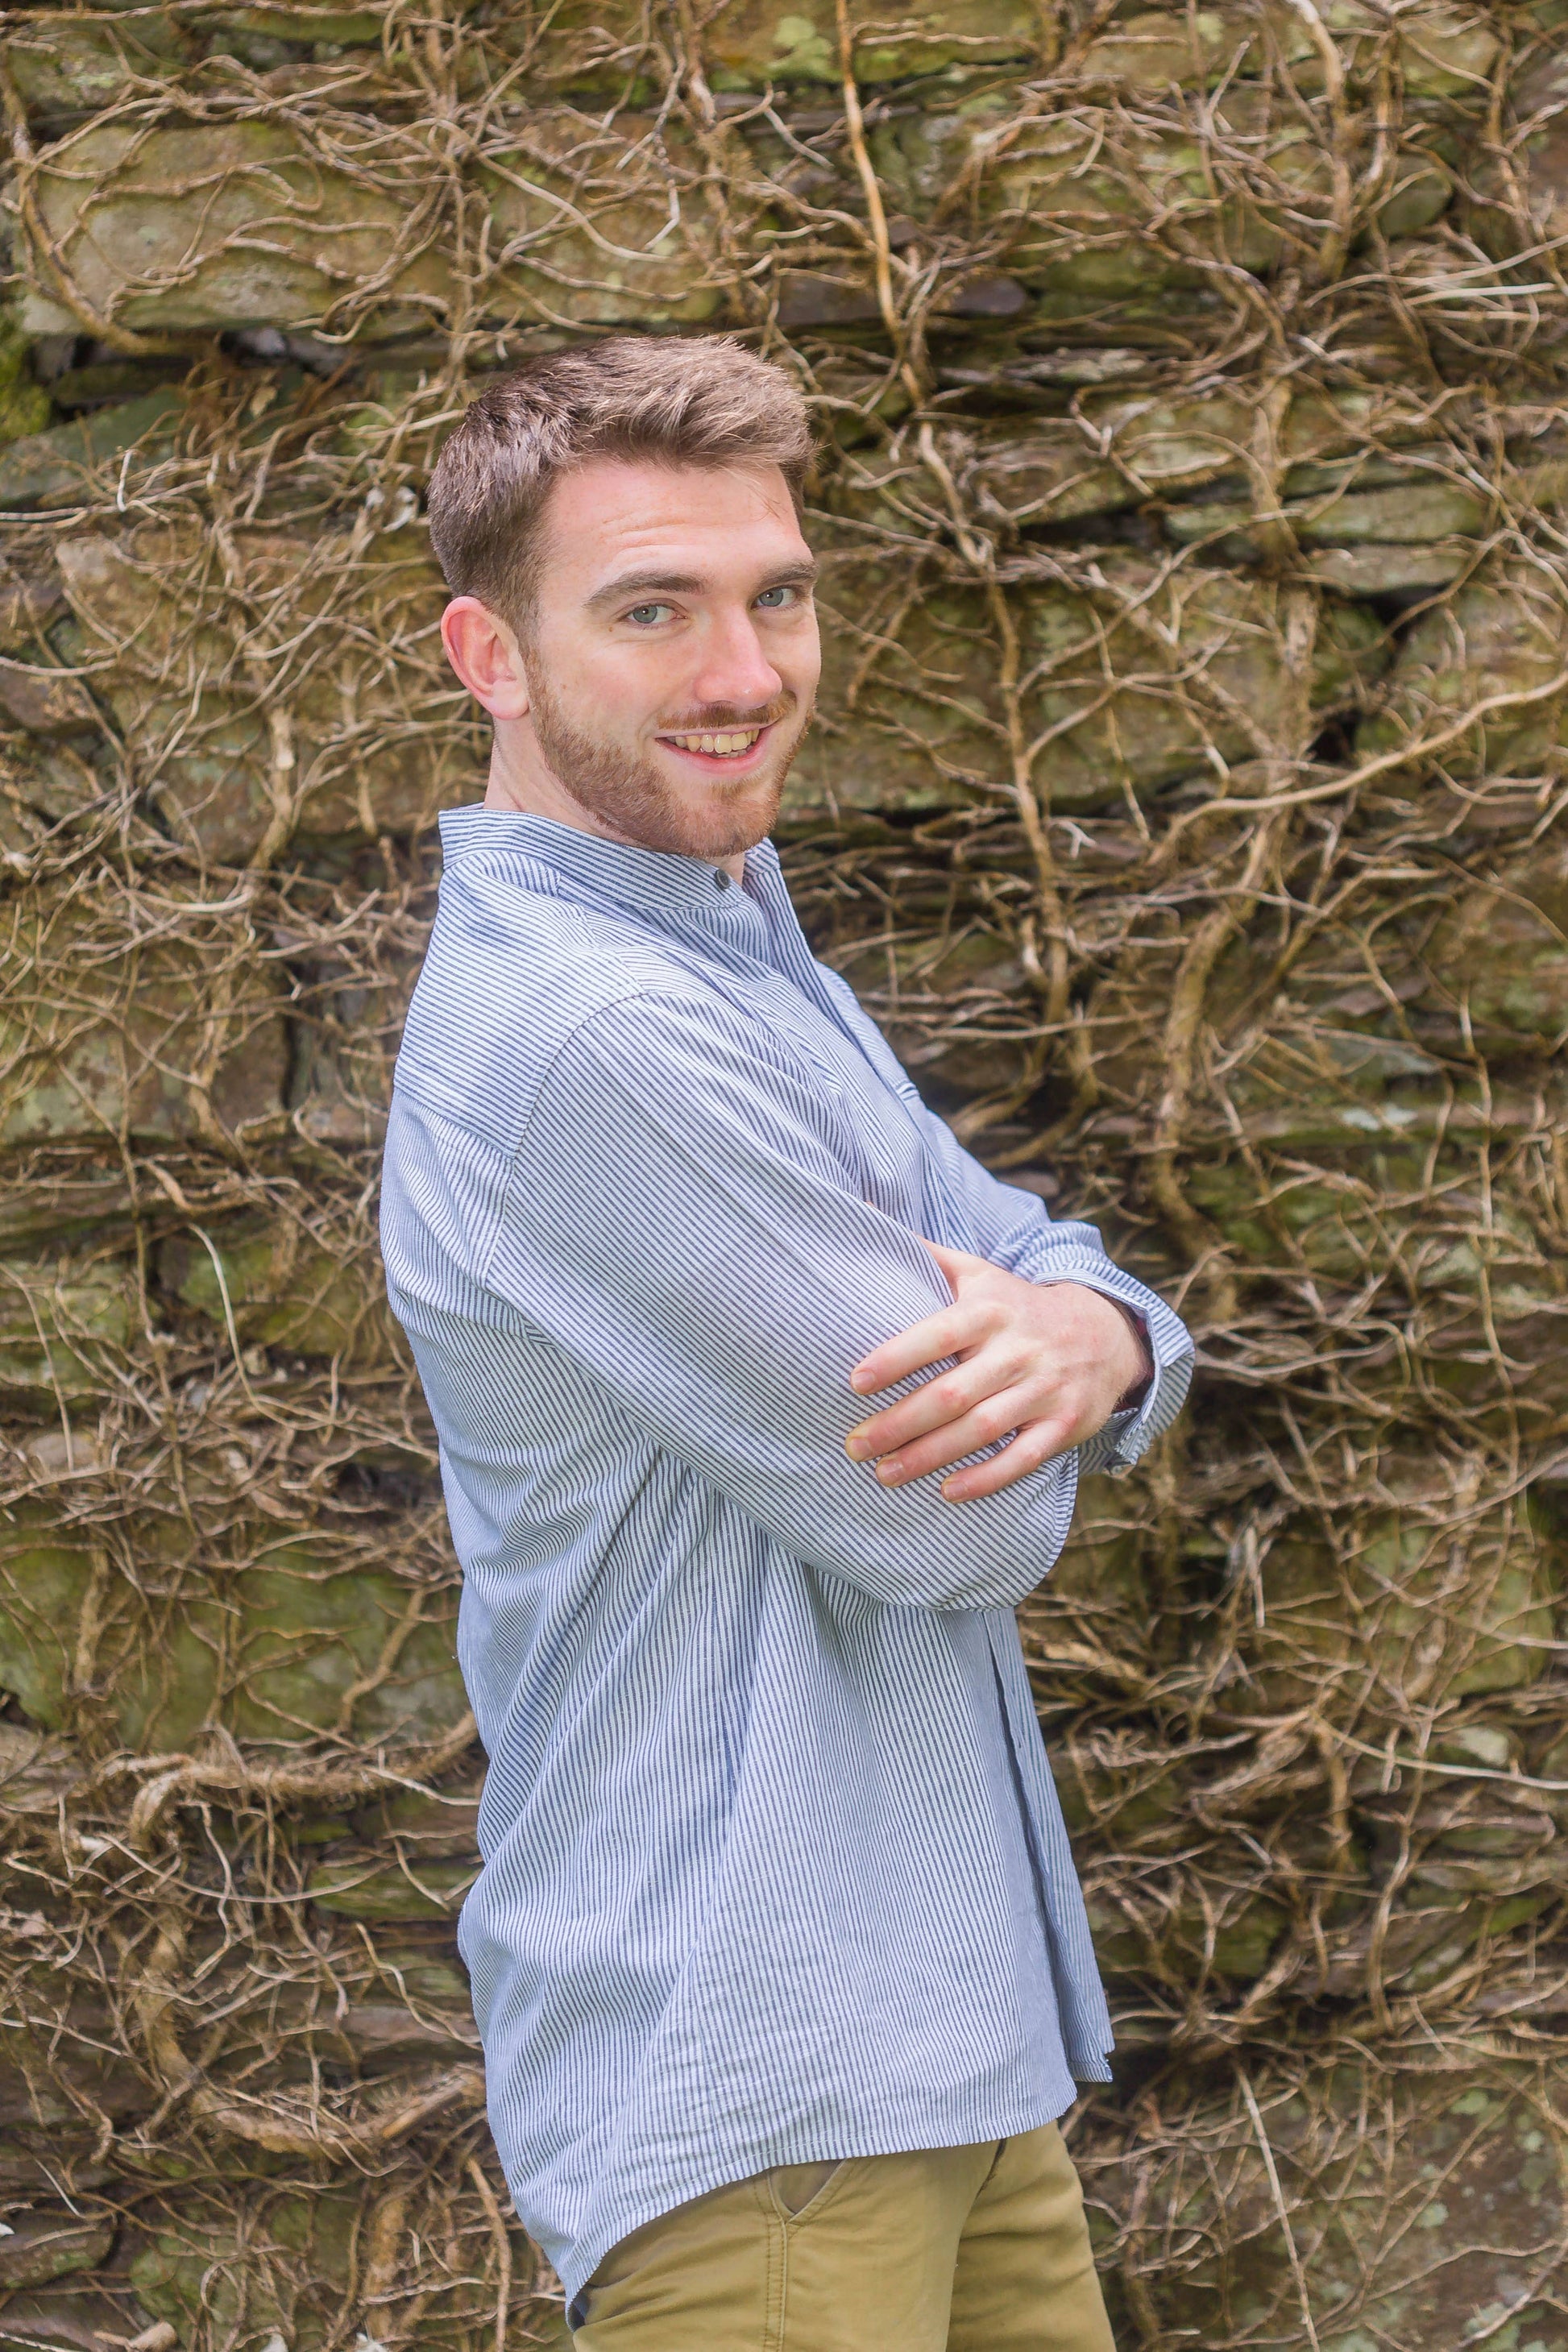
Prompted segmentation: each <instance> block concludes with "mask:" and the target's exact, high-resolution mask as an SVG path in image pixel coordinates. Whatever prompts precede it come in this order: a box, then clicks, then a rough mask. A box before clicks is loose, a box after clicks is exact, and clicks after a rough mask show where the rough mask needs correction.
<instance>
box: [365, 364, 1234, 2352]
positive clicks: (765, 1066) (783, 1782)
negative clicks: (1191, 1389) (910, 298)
mask: <svg viewBox="0 0 1568 2352" xmlns="http://www.w3.org/2000/svg"><path fill="white" fill-rule="evenodd" d="M809 455H810V444H809V436H808V433H807V428H806V422H805V412H804V409H803V406H802V404H801V402H800V400H799V398H798V396H797V394H796V393H795V390H794V388H793V386H792V384H791V383H790V381H789V379H788V378H787V377H786V376H785V375H784V373H782V372H781V371H779V370H777V369H775V368H773V367H772V366H770V365H768V364H766V363H765V362H763V361H761V360H759V359H757V358H756V357H754V356H753V355H752V354H750V353H749V352H746V351H744V350H743V349H742V348H741V347H740V346H739V345H737V344H735V343H733V342H731V341H727V340H723V339H714V340H709V341H676V340H668V341H654V340H647V341H639V340H637V339H633V338H621V339H617V340H616V341H606V342H603V343H600V344H598V345H595V346H594V347H592V348H590V349H585V350H583V351H579V352H567V353H562V354H560V355H558V356H556V357H553V358H551V359H548V360H545V361H542V362H540V363H538V364H537V365H534V366H532V367H531V368H529V369H526V370H525V371H523V372H522V373H521V374H518V375H515V376H512V377H510V379H509V380H508V381H507V382H505V383H500V384H499V385H498V386H497V387H496V388H495V389H494V390H492V391H489V392H487V393H486V394H484V395H483V396H482V397H481V398H480V399H479V400H478V401H476V402H475V404H473V406H472V407H471V408H469V410H468V413H467V415H466V416H465V417H464V419H463V422H462V423H461V424H460V425H458V429H457V431H456V432H455V433H454V434H453V436H452V437H451V439H450V441H449V442H448V443H447V447H446V449H445V450H444V452H443V454H442V457H441V459H440V462H439V464H438V466H437V469H436V474H435V478H434V480H433V482H432V485H431V491H430V524H431V533H432V537H433V539H434V541H435V545H436V549H437V554H438V555H439V557H440V559H441V563H442V566H443V569H444V571H445V572H446V575H447V582H448V583H449V585H450V586H451V588H452V590H453V591H454V595H453V601H452V603H451V604H449V606H448V607H447V614H446V618H445V622H444V632H445V639H446V645H447V653H448V655H449V656H450V658H451V661H452V665H453V667H454V668H455V669H456V671H457V673H458V677H460V678H461V679H462V681H463V683H464V684H465V686H467V687H468V689H469V690H470V692H472V693H473V694H474V695H475V696H476V697H477V698H478V699H479V702H480V703H481V704H482V705H483V706H484V708H485V709H486V710H488V711H489V714H490V717H491V719H492V720H493V721H494V727H495V746H494V754H493V759H492V762H491V767H490V775H489V790H488V792H487V794H486V797H485V802H484V804H483V806H482V807H474V808H467V809H461V810H458V811H457V812H456V813H455V814H450V815H448V816H447V817H446V818H444V819H443V822H442V837H443V842H444V845H445V850H446V866H445V872H444V877H443V880H442V884H441V898H440V909H439V913H438V915H437V921H436V926H435V930H434V934H433V936H432V939H431V942H430V950H429V954H428V957H427V959H426V965H425V969H424V972H423V974H422V976H421V979H420V982H419V985H418V988H417V990H416V994H415V999H414V1003H413V1007H412V1010H411V1013H410V1015H409V1021H408V1027H407V1033H406V1035H405V1041H404V1045H403V1051H402V1055H401V1057H400V1059H399V1063H398V1070H397V1085H396V1092H395V1102H394V1107H393V1115H392V1122H391V1128H390V1132H389V1136H388V1142H387V1161H386V1184H385V1196H384V1213H383V1234H384V1247H385V1255H386V1265H387V1275H388V1282H389V1286H390V1290H391V1296H392V1299H393V1303H394V1305H395V1308H396V1311H397V1313H398V1315H399V1317H400V1318H401V1319H402V1321H403V1323H404V1324H405V1328H406V1329H407V1331H408V1333H409V1336H410V1339H411V1340H412V1342H413V1346H414V1350H415V1355H416V1360H417V1361H418V1365H419V1370H420V1374H421V1377H422V1379H423V1381H424V1384H425V1390H426V1395H427V1397H428V1399H429V1402H430V1407H431V1411H432V1412H433V1413H434V1415H435V1419H436V1423H437V1429H438V1431H439V1433H440V1438H441V1454H442V1466H443V1475H444V1478H445V1482H446V1493H447V1507H448V1511H449V1514H450V1517H451V1523H452V1532H453V1538H454V1540H455V1542H456V1545H457V1549H458V1555H459V1557H460V1559H461V1560H462V1563H463V1569H464V1572H465V1589H464V1595H463V1604H462V1617H461V1623H460V1631H459V1646H460V1653H461V1658H462V1664H463V1670H464V1673H465V1675H466V1676H467V1679H468V1688H469V1690H470V1692H471V1694H472V1696H473V1700H474V1706H475V1709H476V1712H477V1715H478V1718H479V1729H480V1733H481V1735H482V1737H483V1739H484V1742H485V1746H486V1748H487V1750H488V1752H489V1778H488V1780H487V1781H486V1785H485V1794H484V1801H483V1804H482V1806H481V1808H480V1816H479V1837H480V1843H481V1846H482V1849H483V1853H484V1857H485V1867H484V1870H483V1872H482V1874H481V1875H480V1877H479V1882H478V1884H477V1885H476V1886H475V1888H474V1890H473V1893H472V1894H471V1895H469V1897H468V1903H467V1905H466V1906H465V1908H464V1913H463V1927H462V1944H463V1951H464V1955H465V1957H466V1958H467V1960H468V1967H469V1970H470V1972H471V1976H472V1979H473V1987H474V1999H475V2005H476V2009H477V2011H478V2015H479V2026H480V2031H481V2033H482V2035H483V2039H484V2047H485V2056H486V2063H487V2070H488V2074H489V2103H490V2119H491V2123H492V2126H493V2128H494V2132H495V2137H496V2141H497V2145H498V2147H500V2154H501V2158H502V2162H503V2164H504V2166H505V2168H506V2172H507V2177H508V2179H509V2181H510V2186H511V2190H512V2195H513V2197H514V2200H515V2201H516V2204H517V2209H518V2211H519V2212H520V2214H521V2216H522V2218H523V2220H524V2221H526V2223H527V2224H528V2226H529V2228H530V2229H531V2231H533V2232H534V2234H535V2235H536V2237H537V2238H538V2239H539V2240H540V2242H541V2243H542V2245H543V2246H544V2248H545V2249H546V2251H547V2252H549V2254H550V2256H551V2258H552V2261H553V2262H554V2263H555V2264H556V2266H557V2268H558V2270H559V2271H560V2273H561V2276H562V2279H563V2284H564V2286H565V2291H566V2295H567V2299H568V2313H569V2318H570V2321H571V2324H572V2326H573V2327H574V2329H575V2330H576V2343H577V2345H578V2347H580V2352H942V2347H952V2352H1023V2347H1046V2346H1049V2347H1052V2352H1105V2347H1108V2346H1109V2343H1110V2336H1109V2331H1108V2328H1107V2325H1106V2319H1105V2313H1104V2306H1103V2305H1102V2303H1101V2301H1100V2291H1099V2287H1098V2285H1097V2284H1096V2281H1095V2277H1094V2271H1093V2265H1092V2263H1091V2261H1090V2259H1089V2243H1088V2237H1087V2232H1086V2229H1085V2225H1084V2219H1083V2211H1082V2200H1081V2197H1080V2194H1079V2187H1078V2182H1077V2179H1076V2176H1075V2175H1074V2173H1073V2169H1072V2167H1071V2164H1070V2162H1069V2161H1068V2157H1067V2154H1066V2150H1065V2147H1064V2146H1063V2143H1062V2140H1061V2137H1060V2134H1059V2132H1058V2128H1057V2125H1056V2122H1055V2118H1056V2117H1057V2116H1059V2115H1060V2114H1061V2113H1062V2112H1063V2111H1064V2109H1065V2108H1066V2107H1067V2106H1068V2105H1069V2103H1070V2102H1071V2099H1072V2097H1073V2079H1074V2076H1075V2074H1076V2075H1077V2076H1078V2077H1079V2079H1104V2078H1105V2077H1106V2075H1107V2072H1108V2070H1107V2067H1106V2064H1105V2053H1106V2051H1107V2050H1108V2049H1109V2048H1110V2030H1109V2023H1108V2019H1107V2014H1106V2010H1105V2004H1104V2000H1103V1997H1102V1995H1101V1992H1100V1983H1099V1979H1098V1977H1097V1976H1096V1973H1095V1968H1094V1959H1093V1954H1092V1951H1091V1949H1090V1945H1089V1933H1088V1927H1087V1924H1086V1921H1085V1917H1084V1912H1083V1906H1082V1901H1081V1898H1080V1896H1079V1889H1078V1884H1077V1881H1076V1879H1075V1877H1074V1874H1073V1870H1072V1864H1071V1860H1070V1857H1069V1855H1068V1847H1067V1841H1066V1837H1065V1834H1064V1832H1063V1827H1062V1821H1061V1814H1060V1811H1059V1809H1058V1804H1057V1801H1056V1795H1055V1791H1054V1789H1053V1787H1052V1784H1051V1780H1050V1774H1049V1770H1048V1768H1047V1763H1046V1759H1045V1756H1044V1752H1043V1749H1042V1747H1041V1743H1040V1738H1039V1733H1038V1729H1037V1724H1036V1721H1035V1717H1034V1714H1033V1711H1032V1708H1031V1705H1030V1699H1029V1691H1028V1685H1027V1682H1026V1677H1025V1673H1024V1666H1023V1661H1022V1656H1021V1653H1020V1650H1019V1646H1018V1639H1017V1633H1016V1625H1015V1622H1014V1618H1013V1613H1012V1612H1013V1606H1014V1604H1015V1603H1016V1602H1017V1601H1020V1600H1021V1599H1022V1598H1023V1596H1024V1595H1025V1594H1026V1592H1028V1591H1030V1590H1031V1589H1032V1588H1033V1586H1034V1585H1035V1584H1037V1582H1038V1581H1039V1580H1040V1578H1041V1577H1042V1576H1043V1575H1044V1574H1045V1573H1046V1571H1047V1570H1048V1568H1049V1567H1050V1566H1051V1564H1052V1562H1053V1561H1054V1559H1055V1558H1056V1556H1057V1554H1058V1551H1059V1549H1060V1548H1061V1545H1062V1543H1063V1540H1064V1538H1065V1537H1066V1535H1067V1532H1068V1520H1069V1518H1070V1516H1071V1511H1072V1505H1073V1496H1074V1490H1075V1483H1076V1478H1077V1475H1078V1472H1079V1468H1080V1467H1081V1466H1082V1465H1085V1464H1089V1463H1091V1462H1092V1463H1094V1464H1096V1465H1108V1464H1109V1465H1115V1464H1117V1463H1125V1462H1127V1461H1129V1460H1131V1458H1132V1457H1133V1456H1134V1454H1136V1453H1137V1452H1138V1451H1139V1450H1140V1449H1141V1448H1142V1446H1143V1445H1144V1444H1147V1443H1148V1441H1149V1439H1150V1437H1151V1436H1152V1435H1153V1434H1154V1433H1156V1432H1158V1431H1159V1430H1160V1429H1162V1428H1163V1426H1164V1425H1165V1424H1166V1423H1168V1422H1169V1421H1170V1420H1171V1418H1172V1416H1173V1414H1174V1412H1176V1410H1177V1408H1178V1406H1179V1404H1180V1402H1181V1399H1182V1396H1183V1393H1184V1389H1185V1386H1186V1381H1187V1375H1188V1370H1189V1362H1190V1350H1189V1346H1188V1341H1187V1339H1186V1335H1185V1333H1184V1330H1183V1329H1182V1327H1181V1325H1180V1324H1179V1323H1178V1321H1177V1320H1176V1318H1175V1317H1174V1316H1173V1315H1172V1314H1171V1313H1170V1311H1169V1310H1168V1309H1167V1308H1166V1307H1163V1305H1162V1304H1161V1302H1160V1301H1159V1300H1158V1299H1157V1298H1156V1297H1153V1296H1152V1293H1151V1292H1149V1291H1147V1290H1145V1289H1144V1288H1143V1287H1142V1286H1141V1285H1140V1284H1138V1283H1137V1282H1135V1281H1133V1280H1132V1279H1131V1277H1129V1276H1125V1275H1123V1274H1121V1273H1120V1272H1119V1271H1118V1270H1117V1269H1116V1268H1115V1267H1114V1266H1112V1265H1110V1262H1109V1260H1108V1259H1107V1258H1106V1257H1105V1255H1104V1254H1103V1252H1102V1251H1101V1249H1100V1244H1099V1240H1098V1236H1097V1235H1096V1234H1094V1233H1093V1232H1091V1231H1090V1230H1089V1228H1088V1227H1086V1226H1083V1225H1074V1224H1060V1225H1053V1224H1052V1223H1051V1222H1050V1220H1049V1219H1048V1218H1047V1215H1046V1213H1045V1211H1044V1210H1043V1208H1042V1207H1041V1206H1040V1203H1039V1202H1037V1200H1035V1199H1034V1198H1033V1197H1032V1196H1031V1195H1029V1194H1026V1193H1023V1192H1016V1191H1014V1190H1012V1189H1011V1188H1009V1187H1008V1186H1006V1185H1005V1184H1002V1183H999V1182H997V1181H995V1180H994V1179H993V1178H992V1177H990V1176H989V1175H987V1174H986V1173H985V1171H984V1170H983V1169H982V1168H981V1167H980V1166H979V1164H978V1163H977V1162H976V1161H975V1160H972V1159H971V1158H970V1157H969V1156H968V1154H967V1153H965V1152H964V1151H963V1150H961V1149H960V1147H959V1146H958V1144H957V1143H956V1142H955V1140H954V1139H953V1138H952V1135H951V1134H950V1133H949V1132H948V1130H947V1129H945V1128H944V1127H943V1126H942V1122H941V1121H940V1120H938V1119H937V1118H934V1117H933V1116H932V1115H931V1113H929V1112H928V1111H927V1110H925V1109H924V1108H923V1107H922V1105H921V1102H920V1099H919V1097H918V1096H917V1095H916V1093H915V1091H914V1089H913V1087H911V1086H910V1083H909V1081H908V1079H907V1078H906V1077H905V1076H904V1074H903V1072H902V1070H901V1069H900V1066H899V1065H898V1063H897V1062H896V1060H895V1059H894V1057H893V1055H892V1054H891V1053H890V1052H889V1049H888V1047H887V1046H886V1045H884V1044H883V1042H882V1040H881V1038H880V1037H879V1034H878V1033H877V1031H876V1030H875V1028H873V1026H872V1025H871V1024H870V1023H869V1022H868V1020H867V1019H866V1018H865V1017H864V1015H863V1014H862V1013H860V1011H859V1010H858V1006H857V1005H856V1003H855V1001H854V998H853V996H852V994H851V993H850V992H849V990H848V989H847V987H846V986H845V985H844V983H843V982H841V981H839V980H838V979H837V977H836V976H835V975H834V974H833V973H831V972H829V971H825V970H824V969H823V967H822V966H821V965H819V964H817V963H816V961H814V960H813V958H812V956H811V954H810V951H809V950H808V949H807V947H806V945H805V940H804V939H803V937H802V935H801V932H800V929H799V927H798V925H797V924H796V922H795V916H794V912H793V909H792V908H791V906H790V902H789V898H788V895H787V893H786V891H785V889H784V883H783V881H782V879H781V877H780V872H779V866H778V861H777V858H776V856H775V855H774V853H773V849H772V847H771V845H769V843H768V841H767V837H766V836H767V835H768V831H769V828H770V826H771V824H772V823H773V817H774V814H775V813H776V811H777V808H778V805H779V798H780V793H781V791H782V788H783V785H784V776H785V773H786V771H787V770H788V768H789V764H790V761H791V760H792V758H793V757H794V754H795V750H796V748H797V746H798V744H799V742H800V740H801V736H802V734H803V732H804V730H805V727H806V725H807V723H808V721H809V719H810V717H811V710H812V701H813V696H814V694H815V691H816V682H817V670H818V643H817V633H816V618H815V614H814V611H813V605H812V578H813V573H814V570H815V566H814V563H813V561H812V556H811V551H810V550H809V548H808V547H807V545H806V543H805V539H804V538H803V536H802V533H801V528H800V519H799V499H800V491H801V484H802V480H803V478H804V475H805V468H806V465H807V461H808V458H809Z"/></svg>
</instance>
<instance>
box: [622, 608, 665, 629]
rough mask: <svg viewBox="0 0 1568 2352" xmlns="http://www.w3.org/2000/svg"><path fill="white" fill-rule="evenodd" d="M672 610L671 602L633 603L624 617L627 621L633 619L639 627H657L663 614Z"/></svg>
mask: <svg viewBox="0 0 1568 2352" xmlns="http://www.w3.org/2000/svg"><path fill="white" fill-rule="evenodd" d="M674 610H675V607H674V605H673V604H634V605H633V606H632V609H631V611H630V612H629V613H628V614H626V618H627V620H628V621H635V622H636V623H637V626H638V628H639V629H647V628H653V627H657V625H658V622H659V621H660V619H661V618H662V617H663V616H664V614H667V613H673V612H674Z"/></svg>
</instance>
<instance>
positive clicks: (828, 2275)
mask: <svg viewBox="0 0 1568 2352" xmlns="http://www.w3.org/2000/svg"><path fill="white" fill-rule="evenodd" d="M579 2315H580V2316H582V2318H583V2324H582V2326H580V2327H579V2329H578V2331H577V2333H576V2335H575V2336H574V2337H573V2339H572V2340H573V2343H574V2347H575V2352H1113V2347H1112V2345H1111V2338H1110V2325H1109V2323H1108V2321H1107V2319H1106V2316H1105V2305H1104V2302H1103V2301H1102V2299H1101V2296H1100V2282H1099V2280H1098V2279H1097V2278H1096V2276H1095V2272H1094V2261H1093V2257H1092V2255H1091V2253H1090V2251H1089V2231H1088V2230H1087V2228H1086V2226H1085V2223H1084V2215H1083V2195H1082V2191H1081V2190H1080V2189H1079V2181H1078V2175H1077V2173H1076V2172H1075V2171H1074V2169H1073V2166H1072V2159H1071V2158H1070V2157H1069V2156H1068V2152H1067V2147H1066V2146H1065V2144H1064V2142H1063V2139H1062V2136H1061V2133H1060V2132H1059V2131H1058V2128H1057V2126H1056V2125H1055V2124H1047V2126H1045V2128H1044V2129H1043V2130H1040V2131H1032V2132H1025V2133H1023V2134H1021V2135H1020V2136H1019V2137H1017V2138H1016V2139H1005V2140H1001V2141H996V2140H987V2141H985V2142H984V2144H983V2145H982V2146H981V2147H944V2148H931V2149H924V2150H921V2151H920V2152H919V2153H917V2154H915V2155H911V2156H865V2157H853V2158H848V2159H847V2161H846V2162H844V2163H842V2164H790V2165H780V2166H778V2167H777V2168H775V2169H774V2170H773V2171H772V2172H764V2173H760V2174H758V2175H757V2176H756V2177H755V2178H754V2179H751V2180H738V2181H735V2182H733V2183H731V2185H730V2186H729V2187H727V2188H724V2189H712V2190H710V2192H709V2194H708V2195H707V2196H706V2197H698V2198H695V2199H693V2200H692V2201H691V2203H690V2204H689V2205H681V2206H678V2207H677V2208H676V2210H675V2211H674V2212H672V2213H664V2214H661V2215H660V2216H659V2218H658V2220H657V2221H649V2222H647V2224H645V2226H644V2227H643V2228H642V2229H640V2230H635V2231H633V2232H632V2234H631V2236H630V2237H629V2238H624V2239H623V2240H622V2241H621V2242H620V2244H619V2245H618V2246H616V2247H615V2248H614V2249H613V2250H612V2251H611V2252H610V2253H608V2254H607V2255H606V2256H605V2260H604V2261H603V2262H602V2263H600V2265H599V2267H598V2269H597V2270H596V2271H595V2273H594V2276H593V2278H592V2279H591V2280H590V2281H589V2283H588V2284H587V2286H586V2288H585V2289H584V2293H583V2296H582V2298H581V2303H580V2305H579Z"/></svg>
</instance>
